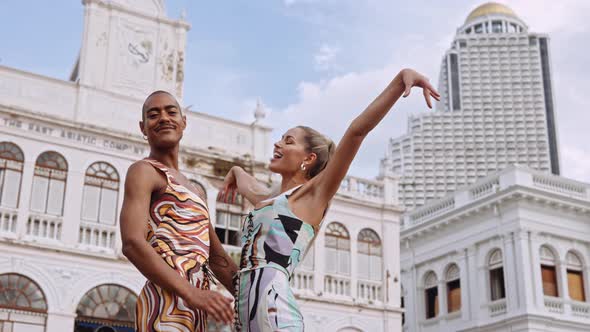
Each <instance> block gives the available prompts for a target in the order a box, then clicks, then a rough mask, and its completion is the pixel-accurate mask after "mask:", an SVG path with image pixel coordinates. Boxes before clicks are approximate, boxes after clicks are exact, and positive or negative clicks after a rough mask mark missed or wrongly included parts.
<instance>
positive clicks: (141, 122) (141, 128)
mask: <svg viewBox="0 0 590 332" xmlns="http://www.w3.org/2000/svg"><path fill="white" fill-rule="evenodd" d="M139 131H141V133H142V134H143V136H147V135H146V133H145V132H144V131H143V121H139Z"/></svg>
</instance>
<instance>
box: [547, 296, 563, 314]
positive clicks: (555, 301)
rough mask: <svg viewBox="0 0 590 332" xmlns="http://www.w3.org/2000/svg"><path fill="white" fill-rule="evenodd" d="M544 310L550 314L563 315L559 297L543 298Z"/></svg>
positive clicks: (561, 302)
mask: <svg viewBox="0 0 590 332" xmlns="http://www.w3.org/2000/svg"><path fill="white" fill-rule="evenodd" d="M545 308H546V309H547V310H548V311H549V312H552V313H556V314H562V313H563V299H561V298H559V297H550V296H545Z"/></svg>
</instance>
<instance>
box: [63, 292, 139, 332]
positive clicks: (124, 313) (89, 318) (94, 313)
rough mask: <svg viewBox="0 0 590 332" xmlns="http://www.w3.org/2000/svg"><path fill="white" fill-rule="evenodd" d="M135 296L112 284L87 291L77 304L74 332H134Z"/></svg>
mask: <svg viewBox="0 0 590 332" xmlns="http://www.w3.org/2000/svg"><path fill="white" fill-rule="evenodd" d="M136 303H137V295H135V294H133V292H131V291H130V290H129V289H127V288H124V287H121V286H118V285H112V284H105V285H100V286H97V287H95V288H93V289H91V290H89V291H88V292H87V293H86V294H84V296H83V297H82V299H81V300H80V303H78V308H77V309H76V314H77V317H76V325H75V327H74V332H86V331H100V329H101V328H102V329H103V330H104V331H134V330H133V328H134V326H135V325H134V321H135V304H136Z"/></svg>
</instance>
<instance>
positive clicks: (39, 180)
mask: <svg viewBox="0 0 590 332" xmlns="http://www.w3.org/2000/svg"><path fill="white" fill-rule="evenodd" d="M67 176H68V164H67V162H66V159H65V158H64V157H63V156H62V155H61V154H59V153H57V152H54V151H47V152H43V153H42V154H41V155H39V157H38V158H37V161H36V162H35V176H34V177H33V191H32V195H31V210H32V211H35V212H40V213H45V214H52V215H57V216H61V215H62V214H63V204H64V195H65V192H66V178H67Z"/></svg>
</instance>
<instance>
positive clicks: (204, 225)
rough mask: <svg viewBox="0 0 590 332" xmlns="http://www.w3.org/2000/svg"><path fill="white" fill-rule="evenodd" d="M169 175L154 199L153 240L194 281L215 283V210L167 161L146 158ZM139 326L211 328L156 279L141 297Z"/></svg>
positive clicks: (199, 284) (153, 328)
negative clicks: (211, 272) (210, 266)
mask: <svg viewBox="0 0 590 332" xmlns="http://www.w3.org/2000/svg"><path fill="white" fill-rule="evenodd" d="M144 161H146V162H148V163H150V164H151V165H152V166H153V167H154V168H156V169H157V170H158V171H159V172H161V173H163V174H164V175H165V176H166V181H167V186H166V191H165V192H164V193H163V194H161V195H159V196H158V195H153V196H152V199H151V202H150V214H149V216H150V218H149V221H148V225H147V227H148V234H147V241H148V242H149V243H150V245H151V246H152V248H154V250H155V251H156V252H157V253H158V255H160V256H161V257H162V259H163V260H164V261H165V262H166V263H167V264H168V265H169V266H170V267H171V268H172V269H174V270H175V271H176V272H177V273H178V274H180V275H181V276H182V277H183V278H185V279H186V280H188V281H189V282H190V283H191V285H193V286H195V287H197V288H201V289H208V288H209V278H208V275H207V271H208V270H207V269H206V267H207V266H206V263H207V259H208V257H209V211H208V209H207V206H206V204H205V202H204V201H203V199H201V197H199V196H198V195H197V194H196V193H194V192H192V191H190V190H189V189H188V188H186V187H185V186H183V185H182V184H180V183H179V182H178V181H176V179H175V178H174V177H173V176H172V174H171V173H169V171H168V168H167V167H166V166H165V165H163V164H162V163H160V162H158V161H155V160H152V159H144ZM135 322H136V324H135V325H136V330H137V331H138V332H148V331H150V332H151V331H174V332H177V331H178V332H181V331H182V332H184V331H187V332H188V331H191V332H192V331H199V332H201V331H206V330H207V315H206V313H205V312H202V311H200V310H193V309H191V308H189V307H188V306H187V305H186V304H185V302H184V300H183V299H182V298H180V297H179V296H177V295H176V294H173V293H170V292H168V291H166V290H164V289H162V288H161V287H159V286H158V285H156V284H154V283H153V282H151V281H149V280H148V281H147V282H146V283H145V286H144V287H143V289H142V290H141V293H140V294H139V297H138V299H137V306H136V320H135Z"/></svg>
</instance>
